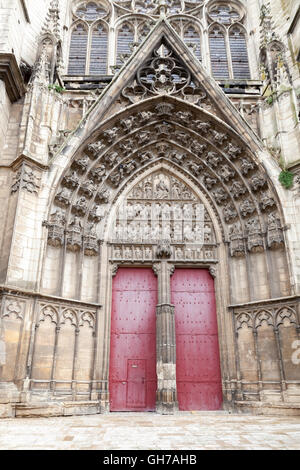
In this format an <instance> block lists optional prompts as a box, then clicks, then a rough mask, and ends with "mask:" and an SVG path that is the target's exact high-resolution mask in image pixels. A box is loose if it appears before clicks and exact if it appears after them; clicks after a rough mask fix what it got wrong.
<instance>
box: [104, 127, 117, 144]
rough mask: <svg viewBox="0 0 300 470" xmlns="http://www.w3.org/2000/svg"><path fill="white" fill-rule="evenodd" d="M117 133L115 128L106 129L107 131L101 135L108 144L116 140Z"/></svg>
mask: <svg viewBox="0 0 300 470" xmlns="http://www.w3.org/2000/svg"><path fill="white" fill-rule="evenodd" d="M118 131H119V129H118V128H117V127H113V128H112V129H108V130H107V131H105V132H103V135H104V137H105V138H106V139H107V141H108V142H112V141H113V140H114V139H115V138H116V136H117V133H118Z"/></svg>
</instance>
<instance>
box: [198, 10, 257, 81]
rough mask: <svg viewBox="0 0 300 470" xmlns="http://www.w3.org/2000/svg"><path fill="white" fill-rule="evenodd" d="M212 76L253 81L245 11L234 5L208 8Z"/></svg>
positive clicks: (220, 78)
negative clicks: (245, 25)
mask: <svg viewBox="0 0 300 470" xmlns="http://www.w3.org/2000/svg"><path fill="white" fill-rule="evenodd" d="M207 14H208V21H209V23H211V25H210V27H209V48H210V61H211V72H212V75H213V76H214V78H216V79H217V80H222V79H225V80H226V79H228V78H229V79H234V80H248V79H250V78H251V73H250V66H249V59H248V50H247V34H246V29H245V27H244V22H245V15H246V13H245V9H244V8H243V7H242V6H238V5H237V4H235V3H233V2H230V1H229V2H226V4H225V2H223V1H222V2H220V3H219V2H213V6H212V7H211V8H210V9H209V8H208V12H207Z"/></svg>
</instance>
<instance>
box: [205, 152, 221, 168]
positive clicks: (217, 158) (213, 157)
mask: <svg viewBox="0 0 300 470" xmlns="http://www.w3.org/2000/svg"><path fill="white" fill-rule="evenodd" d="M206 161H207V163H208V165H211V166H213V167H214V168H216V167H217V166H218V165H219V163H220V162H221V161H222V157H221V155H219V154H218V153H216V152H208V154H207V157H206Z"/></svg>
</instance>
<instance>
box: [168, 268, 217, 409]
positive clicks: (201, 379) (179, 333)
mask: <svg viewBox="0 0 300 470" xmlns="http://www.w3.org/2000/svg"><path fill="white" fill-rule="evenodd" d="M171 291H172V303H173V304H174V305H175V328H176V374H177V394H178V403H179V409H180V410H218V409H220V408H221V406H222V386H221V373H220V356H219V345H218V328H217V317H216V304H215V291H214V281H213V278H212V277H211V275H210V274H209V272H208V270H206V269H176V270H175V273H174V274H173V276H172V278H171Z"/></svg>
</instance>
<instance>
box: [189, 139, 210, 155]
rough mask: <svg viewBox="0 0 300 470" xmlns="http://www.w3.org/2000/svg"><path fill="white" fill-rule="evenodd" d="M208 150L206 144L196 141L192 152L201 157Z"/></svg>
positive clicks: (192, 146)
mask: <svg viewBox="0 0 300 470" xmlns="http://www.w3.org/2000/svg"><path fill="white" fill-rule="evenodd" d="M206 148H207V145H206V144H199V142H197V141H196V140H194V141H193V143H192V145H191V149H192V151H193V152H194V153H196V154H197V155H201V154H202V153H203V152H204V150H205V149H206Z"/></svg>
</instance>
